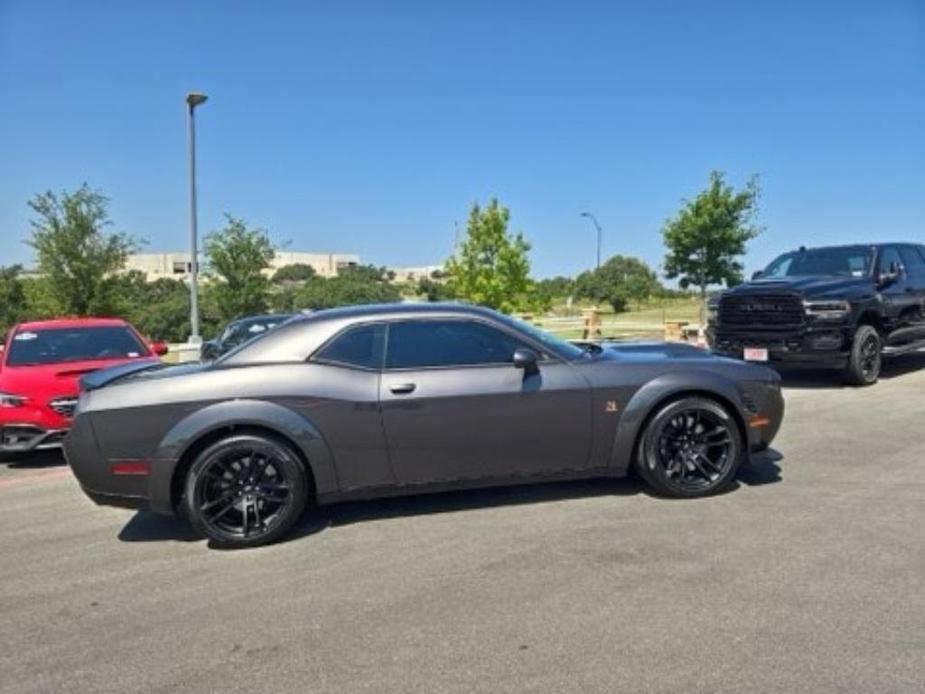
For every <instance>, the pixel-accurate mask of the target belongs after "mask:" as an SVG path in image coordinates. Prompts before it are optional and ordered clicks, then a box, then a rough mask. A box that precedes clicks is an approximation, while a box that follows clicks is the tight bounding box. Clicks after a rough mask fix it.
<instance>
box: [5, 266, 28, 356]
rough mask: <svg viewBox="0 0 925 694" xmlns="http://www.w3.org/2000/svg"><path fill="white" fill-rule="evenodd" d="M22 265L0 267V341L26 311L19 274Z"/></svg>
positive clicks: (23, 290) (24, 296) (24, 293)
mask: <svg viewBox="0 0 925 694" xmlns="http://www.w3.org/2000/svg"><path fill="white" fill-rule="evenodd" d="M21 272H22V267H21V266H19V265H11V266H10V267H0V343H2V342H3V338H4V336H5V335H6V333H7V331H8V330H9V329H10V328H11V327H12V326H14V325H15V324H16V323H18V322H19V321H21V320H22V319H23V317H24V316H25V312H26V292H25V289H24V288H23V283H22V280H21V279H20V277H19V275H20V273H21Z"/></svg>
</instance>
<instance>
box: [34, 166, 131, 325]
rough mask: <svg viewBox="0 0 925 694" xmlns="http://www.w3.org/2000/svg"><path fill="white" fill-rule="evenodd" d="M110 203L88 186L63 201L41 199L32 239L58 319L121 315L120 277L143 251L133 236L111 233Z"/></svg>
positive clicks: (65, 195) (49, 195) (51, 197)
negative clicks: (129, 261) (131, 256)
mask: <svg viewBox="0 0 925 694" xmlns="http://www.w3.org/2000/svg"><path fill="white" fill-rule="evenodd" d="M108 205H109V200H108V199H107V198H106V197H104V196H103V195H101V194H100V193H98V192H96V191H93V190H91V189H90V188H89V187H88V186H87V184H84V185H82V186H81V187H80V188H79V189H78V190H77V191H76V192H74V193H67V192H64V193H62V194H61V195H60V197H59V196H58V195H56V194H55V193H53V192H51V191H48V192H46V193H42V194H40V195H36V196H35V197H34V198H33V199H32V200H31V201H30V202H29V206H30V207H31V208H32V210H33V211H34V212H35V213H36V215H37V218H35V219H33V220H32V238H31V240H30V241H29V242H28V243H29V245H30V246H32V247H33V248H34V249H35V252H36V257H37V260H38V269H39V272H40V273H41V274H42V275H43V277H44V280H45V282H46V283H45V286H44V291H45V292H46V298H47V300H48V301H49V302H50V303H51V304H52V306H53V310H54V312H55V313H59V314H66V315H75V316H88V315H94V314H97V315H99V314H110V313H114V312H116V311H117V309H118V294H117V292H116V291H115V284H116V274H117V273H118V272H119V270H121V269H122V268H123V267H124V266H125V260H126V258H127V257H128V254H129V253H132V252H133V251H135V250H136V249H137V248H138V243H137V241H136V240H135V239H134V238H133V237H131V236H130V235H128V234H125V233H121V232H116V233H106V232H105V231H104V229H105V228H106V227H107V226H110V225H111V221H110V219H109V214H108V211H107V208H108Z"/></svg>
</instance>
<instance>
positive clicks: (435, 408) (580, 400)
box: [380, 318, 591, 484]
mask: <svg viewBox="0 0 925 694" xmlns="http://www.w3.org/2000/svg"><path fill="white" fill-rule="evenodd" d="M522 346H527V347H530V348H533V349H536V346H535V345H533V344H529V343H528V341H527V340H525V339H524V338H522V337H520V336H517V335H516V334H515V333H513V332H510V331H508V330H506V329H504V328H501V327H499V326H496V325H494V324H490V323H488V322H484V321H480V320H476V319H468V318H440V319H434V318H421V319H413V320H402V321H397V322H393V323H390V324H389V327H388V337H387V347H386V360H385V369H384V371H383V375H382V381H381V386H380V403H381V408H382V421H383V425H384V428H385V432H386V438H387V440H388V444H389V456H390V460H391V463H392V469H393V470H394V472H395V476H396V479H397V480H398V482H399V483H404V484H421V483H428V482H440V481H451V480H476V479H486V478H507V477H512V476H530V475H538V474H545V473H550V472H556V471H566V470H580V469H582V468H584V467H586V466H587V465H588V458H589V450H590V442H591V389H590V385H589V383H588V381H587V380H586V379H585V378H584V377H583V376H582V375H581V374H579V373H578V372H577V370H576V369H575V368H574V367H572V366H571V365H569V364H568V363H566V362H563V361H561V360H559V359H554V358H552V357H551V356H550V355H541V359H540V361H539V368H538V370H537V372H536V373H527V372H526V371H525V370H523V369H518V368H515V367H514V365H513V363H512V356H513V353H514V350H515V349H517V348H518V347H522ZM537 351H538V352H542V350H537Z"/></svg>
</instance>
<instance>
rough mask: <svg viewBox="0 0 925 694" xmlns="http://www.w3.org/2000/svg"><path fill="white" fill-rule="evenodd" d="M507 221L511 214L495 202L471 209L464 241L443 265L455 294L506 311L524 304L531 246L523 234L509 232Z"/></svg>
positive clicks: (450, 288) (526, 294)
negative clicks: (528, 254) (483, 207)
mask: <svg viewBox="0 0 925 694" xmlns="http://www.w3.org/2000/svg"><path fill="white" fill-rule="evenodd" d="M509 220H510V211H509V210H508V209H507V208H506V207H503V206H501V205H500V204H499V203H498V201H497V200H496V199H492V200H491V201H490V202H489V203H488V206H487V207H485V209H482V208H480V207H479V205H478V204H477V203H476V204H474V205H473V206H472V210H471V212H470V213H469V223H468V230H467V235H466V239H465V241H463V243H462V245H461V246H460V248H459V250H458V252H457V253H456V255H455V256H453V257H452V258H450V259H449V260H448V261H447V264H446V272H447V274H448V275H449V278H450V279H449V283H448V284H449V290H450V291H451V292H452V293H453V294H454V295H456V296H457V297H459V298H461V299H466V300H468V301H471V302H472V303H475V304H481V305H483V306H488V307H490V308H494V309H499V310H502V311H507V312H510V311H514V310H517V309H518V308H519V307H521V306H524V305H525V304H526V303H527V296H528V294H529V292H530V289H531V282H530V260H529V258H528V257H527V253H528V252H529V250H530V244H529V243H527V241H526V239H524V237H523V235H522V234H517V235H511V234H509V233H508V230H507V227H508V221H509Z"/></svg>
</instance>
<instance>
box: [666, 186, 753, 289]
mask: <svg viewBox="0 0 925 694" xmlns="http://www.w3.org/2000/svg"><path fill="white" fill-rule="evenodd" d="M759 194H760V189H759V187H758V178H757V177H756V176H752V177H751V178H750V179H749V180H748V182H747V183H746V184H745V188H744V189H742V190H740V191H738V192H737V191H735V190H734V189H733V187H732V186H730V185H729V184H727V183H726V182H725V180H724V179H723V174H722V173H720V172H718V171H713V172H711V173H710V185H709V186H708V187H707V189H706V190H704V191H703V192H701V193H700V194H699V195H698V196H697V197H696V198H694V199H693V200H685V201H683V204H682V206H681V210H680V212H678V215H677V216H676V217H673V218H671V219H669V220H667V221H666V222H665V225H664V227H663V228H662V236H663V238H664V240H665V246H666V247H667V249H668V253H667V255H666V256H665V276H666V277H668V278H669V279H675V278H678V284H679V285H680V286H681V288H682V289H687V288H688V287H697V288H698V289H699V290H700V299H701V301H702V302H704V303H705V302H706V297H707V288H708V287H709V286H710V285H716V284H725V285H726V286H733V285H736V284H738V283H740V282H741V281H742V270H743V266H742V263H741V261H740V258H741V256H742V255H744V253H745V250H746V244H747V243H748V242H749V241H751V240H752V239H753V238H755V237H756V236H758V234H759V233H760V231H761V229H760V228H759V227H757V226H755V225H754V224H753V223H752V220H753V219H754V216H755V214H756V212H757V210H758V196H759Z"/></svg>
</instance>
